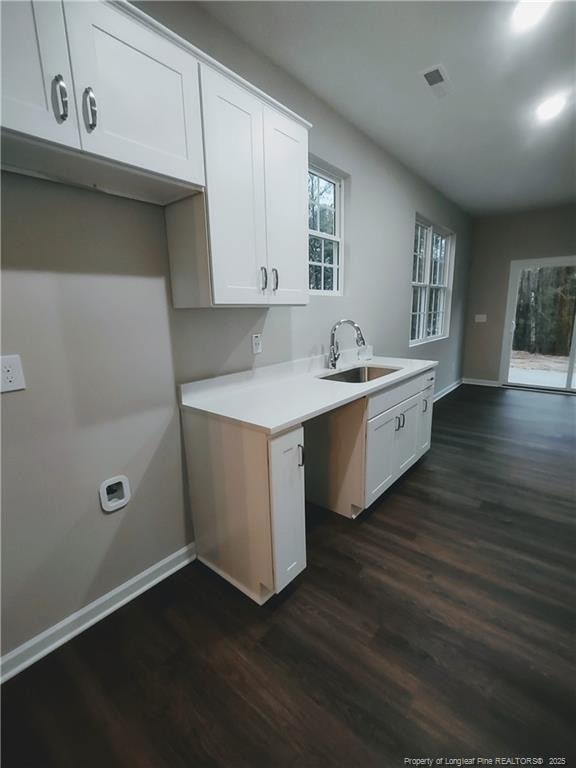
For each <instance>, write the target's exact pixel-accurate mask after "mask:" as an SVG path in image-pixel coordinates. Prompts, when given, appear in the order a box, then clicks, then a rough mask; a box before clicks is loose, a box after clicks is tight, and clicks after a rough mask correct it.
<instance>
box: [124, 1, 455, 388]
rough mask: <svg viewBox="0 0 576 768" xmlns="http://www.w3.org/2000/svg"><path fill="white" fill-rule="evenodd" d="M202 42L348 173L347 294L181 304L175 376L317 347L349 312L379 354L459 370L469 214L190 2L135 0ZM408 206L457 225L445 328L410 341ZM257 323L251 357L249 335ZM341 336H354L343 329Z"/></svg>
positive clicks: (303, 353)
mask: <svg viewBox="0 0 576 768" xmlns="http://www.w3.org/2000/svg"><path fill="white" fill-rule="evenodd" d="M138 5H139V7H141V8H142V9H143V10H144V11H145V12H146V13H148V14H150V15H151V16H154V17H156V18H157V19H158V20H159V21H160V22H161V23H163V24H165V25H166V26H167V27H170V28H172V29H174V30H175V31H176V32H178V34H180V35H181V36H182V37H185V38H187V39H188V40H190V41H191V42H192V43H194V44H195V45H197V46H198V47H199V48H201V49H202V50H204V51H206V52H207V53H209V54H211V55H212V56H214V58H216V59H218V60H219V61H221V62H222V63H224V64H226V65H227V66H229V67H230V68H231V69H233V70H234V71H236V72H238V73H239V74H241V75H243V76H244V77H245V78H246V79H247V80H250V81H251V82H253V83H254V84H255V85H257V86H259V87H261V88H262V89H263V90H264V91H266V92H267V93H269V94H271V95H272V96H274V97H275V98H276V99H278V101H281V102H282V103H284V104H286V105H287V106H289V107H291V108H292V109H294V110H295V111H296V112H298V113H299V114H301V115H303V116H304V117H306V118H307V119H308V120H310V122H312V123H313V124H314V128H313V129H312V132H311V134H310V151H311V153H313V154H314V155H315V156H317V157H319V158H320V159H322V160H323V161H324V162H327V163H329V164H331V165H332V166H335V167H336V168H339V169H342V170H343V171H344V172H345V173H346V174H348V175H349V178H348V180H347V184H346V201H345V203H346V220H345V239H346V243H345V250H346V252H345V258H346V268H345V296H343V297H341V298H337V297H324V296H322V297H316V298H312V300H311V302H310V305H309V306H308V307H304V308H302V307H296V308H274V309H270V310H267V311H266V310H258V309H243V310H223V309H219V310H179V311H177V312H176V313H175V315H174V320H173V326H172V328H173V338H174V359H175V365H176V377H177V381H179V382H181V381H188V380H192V379H196V378H201V377H203V376H210V375H214V374H217V373H224V372H229V371H236V370H241V369H244V368H249V367H252V366H254V365H268V364H270V363H275V362H279V361H282V360H290V359H293V358H299V357H307V356H309V355H314V354H319V353H321V352H325V351H326V348H327V342H328V334H329V330H330V327H331V326H332V324H333V323H334V322H335V320H337V319H339V318H341V317H346V316H348V317H352V318H353V319H354V320H356V321H357V322H358V323H360V325H361V326H362V329H363V330H364V332H365V334H364V335H365V336H366V339H367V340H368V342H369V343H372V344H374V347H375V350H376V352H377V353H378V354H381V355H400V356H410V357H419V358H422V359H434V360H439V361H440V368H439V372H438V384H437V388H438V389H442V388H444V387H446V386H447V385H449V384H451V383H452V382H454V381H455V380H457V379H458V378H459V377H460V376H461V353H462V342H463V327H464V304H465V298H466V297H465V292H466V285H467V258H468V218H467V216H465V215H464V214H462V212H461V211H460V210H459V209H458V208H457V207H456V206H454V205H453V204H451V203H450V202H449V201H448V200H446V199H445V198H444V197H442V196H441V195H440V194H439V193H438V192H436V191H435V190H434V189H432V188H431V187H430V186H428V185H427V184H425V183H424V182H423V181H422V180H420V179H419V178H418V177H416V176H415V175H414V174H412V173H411V172H410V171H409V170H408V169H406V168H405V167H404V166H402V165H401V164H400V163H398V162H397V161H396V160H394V159H393V158H392V157H391V156H390V155H388V154H386V153H385V152H383V151H382V150H381V149H380V148H379V147H377V146H376V145H375V144H374V143H372V142H371V141H370V140H369V139H368V138H366V136H364V135H363V134H362V133H360V132H359V131H358V130H356V129H355V128H353V127H352V126H351V125H350V124H349V123H348V122H347V121H346V120H344V119H343V118H342V117H340V116H339V115H338V114H336V113H335V112H333V111H332V110H331V109H329V108H328V107H327V106H326V105H325V104H323V103H322V102H321V101H319V100H318V99H317V98H316V97H315V96H314V95H313V94H312V93H311V92H310V91H308V90H307V89H306V88H305V87H304V86H303V85H301V84H300V83H298V82H297V81H296V80H294V79H293V78H292V77H290V76H289V75H287V74H285V73H284V72H283V71H282V70H280V69H279V68H277V67H276V66H275V65H274V64H272V63H271V62H270V61H269V60H267V59H264V58H262V57H261V56H259V55H257V54H255V53H254V52H253V50H251V49H250V48H249V47H248V46H246V45H245V44H244V43H242V42H241V41H240V40H239V39H238V38H236V37H234V36H232V35H231V34H230V33H228V32H227V31H226V30H225V29H224V28H223V27H222V25H220V24H219V23H218V22H217V21H215V20H214V19H212V18H211V17H210V16H208V15H207V14H206V13H205V12H204V11H203V9H202V8H200V7H198V5H197V4H196V3H178V2H176V3H173V2H162V3H154V2H152V3H138ZM416 211H418V212H419V213H421V214H423V215H425V216H427V217H429V218H430V219H432V220H433V221H436V222H437V223H439V224H443V225H445V226H447V227H449V228H451V229H452V230H453V231H455V232H456V233H457V235H458V247H457V264H456V273H455V280H454V302H453V310H452V324H451V333H450V338H449V339H447V340H445V341H439V342H434V343H429V344H424V345H423V346H420V347H416V348H414V349H413V350H412V351H410V350H409V347H408V337H409V322H410V318H409V312H410V308H409V303H410V289H409V282H410V273H411V268H412V261H411V259H412V257H411V249H412V242H413V236H414V216H415V213H416ZM256 331H263V332H264V352H263V353H262V354H261V355H259V356H257V357H254V356H253V355H252V351H251V340H250V336H251V334H252V333H254V332H256ZM342 340H343V342H344V346H349V345H351V344H352V343H353V339H352V337H351V336H347V335H346V330H344V332H343V335H342Z"/></svg>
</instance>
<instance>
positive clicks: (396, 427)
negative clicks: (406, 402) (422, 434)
mask: <svg viewBox="0 0 576 768" xmlns="http://www.w3.org/2000/svg"><path fill="white" fill-rule="evenodd" d="M394 418H395V419H396V426H395V427H394V432H398V430H399V429H400V423H401V422H400V416H394Z"/></svg>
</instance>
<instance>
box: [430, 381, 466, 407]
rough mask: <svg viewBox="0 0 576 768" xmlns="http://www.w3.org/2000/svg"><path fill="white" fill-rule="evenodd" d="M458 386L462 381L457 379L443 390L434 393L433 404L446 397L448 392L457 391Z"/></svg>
mask: <svg viewBox="0 0 576 768" xmlns="http://www.w3.org/2000/svg"><path fill="white" fill-rule="evenodd" d="M460 384H462V379H457V380H456V381H453V382H452V384H448V386H447V387H444V389H441V390H440V391H439V392H436V393H435V394H434V402H436V401H437V400H441V399H442V398H443V397H446V395H449V394H450V392H454V390H455V389H458V387H459V386H460Z"/></svg>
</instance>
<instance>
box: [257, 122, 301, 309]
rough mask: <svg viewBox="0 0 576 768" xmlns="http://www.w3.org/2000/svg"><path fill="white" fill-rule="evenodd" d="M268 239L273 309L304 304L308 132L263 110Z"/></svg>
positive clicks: (296, 124)
mask: <svg viewBox="0 0 576 768" xmlns="http://www.w3.org/2000/svg"><path fill="white" fill-rule="evenodd" d="M264 164H265V178H266V235H267V245H268V268H269V271H270V281H271V290H272V300H271V303H273V304H307V303H308V214H307V207H308V202H307V200H308V197H307V194H308V193H307V186H306V185H307V179H308V131H307V130H306V128H304V127H303V126H302V125H299V124H298V123H296V122H294V121H293V120H290V118H288V117H286V116H284V115H281V114H280V113H279V112H276V110H274V109H272V108H271V107H265V108H264Z"/></svg>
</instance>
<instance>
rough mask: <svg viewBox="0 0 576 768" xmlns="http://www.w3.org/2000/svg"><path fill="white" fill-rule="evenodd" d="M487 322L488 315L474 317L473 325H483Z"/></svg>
mask: <svg viewBox="0 0 576 768" xmlns="http://www.w3.org/2000/svg"><path fill="white" fill-rule="evenodd" d="M487 320H488V315H474V322H475V323H485V322H486V321H487Z"/></svg>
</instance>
